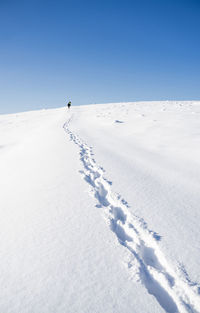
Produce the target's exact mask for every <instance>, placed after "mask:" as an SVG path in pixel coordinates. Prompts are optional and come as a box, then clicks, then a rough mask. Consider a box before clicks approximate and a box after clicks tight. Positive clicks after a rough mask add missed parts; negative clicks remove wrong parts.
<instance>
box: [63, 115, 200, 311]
mask: <svg viewBox="0 0 200 313" xmlns="http://www.w3.org/2000/svg"><path fill="white" fill-rule="evenodd" d="M71 119H72V118H70V119H69V120H68V121H67V122H66V123H65V124H64V126H63V128H64V130H65V132H66V133H67V134H68V135H69V137H70V139H71V140H72V141H73V142H74V143H75V144H76V145H77V146H78V147H79V149H80V160H81V162H82V164H83V171H81V175H82V177H83V178H84V180H85V181H86V182H87V183H88V184H89V185H90V186H91V193H92V195H93V196H94V197H95V198H96V199H97V202H98V204H97V207H99V208H103V209H104V216H105V218H106V221H107V223H108V225H109V227H110V229H111V231H112V232H113V233H114V234H115V236H116V238H117V239H118V242H119V243H120V244H121V245H122V246H123V247H125V248H126V249H127V251H128V252H129V254H130V259H129V261H128V262H127V267H128V269H129V270H130V273H131V276H132V278H137V280H138V281H140V282H141V283H142V284H143V285H144V287H145V288H146V290H147V292H148V293H149V294H151V295H153V296H154V297H155V298H156V300H157V301H158V303H159V304H160V305H161V307H162V308H163V309H164V311H165V312H169V313H175V312H181V313H182V312H183V313H184V312H194V313H196V312H200V296H199V293H200V292H199V288H198V286H197V284H195V283H192V282H191V281H190V280H189V279H188V277H187V275H183V274H181V273H180V271H178V270H174V269H173V267H172V266H171V265H170V264H169V262H168V261H167V260H166V258H165V256H164V255H163V253H162V251H161V250H160V247H159V245H158V242H159V240H160V239H161V237H160V236H159V235H158V234H157V233H156V232H153V231H152V230H150V229H148V226H147V224H146V223H145V221H144V220H143V219H141V218H139V217H137V216H136V215H133V214H131V213H130V211H129V205H128V203H127V202H126V201H125V200H124V199H123V198H122V197H121V196H120V195H119V194H116V193H115V192H113V191H112V188H111V185H112V183H111V182H110V181H108V180H107V179H106V178H105V177H104V172H105V171H104V169H103V168H102V167H100V166H98V165H97V164H96V161H95V159H94V158H93V151H92V147H89V146H88V145H87V144H86V143H84V141H83V140H81V139H80V138H79V136H77V135H76V134H74V133H73V132H72V131H71V130H70V129H69V123H70V121H71Z"/></svg>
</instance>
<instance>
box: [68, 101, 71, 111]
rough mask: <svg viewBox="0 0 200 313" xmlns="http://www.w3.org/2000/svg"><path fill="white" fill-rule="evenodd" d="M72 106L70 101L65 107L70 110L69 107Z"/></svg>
mask: <svg viewBox="0 0 200 313" xmlns="http://www.w3.org/2000/svg"><path fill="white" fill-rule="evenodd" d="M71 105H72V103H71V101H69V102H68V104H67V106H68V109H70V106H71Z"/></svg>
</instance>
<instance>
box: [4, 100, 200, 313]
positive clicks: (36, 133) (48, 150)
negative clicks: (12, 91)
mask: <svg viewBox="0 0 200 313" xmlns="http://www.w3.org/2000/svg"><path fill="white" fill-rule="evenodd" d="M199 142H200V102H195V101H187V102H186V101H185V102H183V101H182V102H179V101H176V102H172V101H164V102H135V103H116V104H101V105H90V106H80V107H72V108H71V109H70V110H69V111H67V109H66V108H61V109H54V110H42V111H34V112H26V113H20V114H12V115H1V116H0V161H1V162H0V173H1V175H0V190H1V194H0V259H1V266H0V274H1V275H0V294H1V298H0V312H3V313H10V312H12V313H19V312H20V313H29V312H31V313H36V312H37V313H38V312H42V313H47V312H48V313H49V312H53V313H55V312H56V313H57V312H59V313H60V312H63V313H64V312H65V313H66V312H70V313H75V312H77V313H90V312H95V313H101V312H107V313H111V312H119V313H130V312H134V313H143V312H144V313H146V312H152V313H156V312H170V313H175V312H200V284H199V283H200V271H199V264H200V263H199V255H200V248H199V247H200V227H199V224H200V210H199V208H200V193H199V190H200V145H199Z"/></svg>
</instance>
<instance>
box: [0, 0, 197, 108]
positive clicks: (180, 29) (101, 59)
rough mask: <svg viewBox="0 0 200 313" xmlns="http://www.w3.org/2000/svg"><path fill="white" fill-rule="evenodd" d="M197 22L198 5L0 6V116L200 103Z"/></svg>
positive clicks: (159, 1)
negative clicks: (93, 106) (141, 103)
mask: <svg viewBox="0 0 200 313" xmlns="http://www.w3.org/2000/svg"><path fill="white" fill-rule="evenodd" d="M199 17H200V1H199V0H168V1H166V0H132V1H126V0H124V1H118V0H115V1H109V0H107V1H104V0H101V1H100V0H99V1H95V0H93V1H87V0H85V1H76V0H74V1H64V0H57V1H51V0H49V1H45V0H43V1H42V0H40V1H38V0H29V1H26V0H24V1H22V0H18V1H17V0H16V1H14V0H13V1H12V0H0V29H1V32H0V113H10V112H19V111H24V110H33V109H39V108H51V107H59V106H63V105H65V104H66V101H67V100H68V99H70V100H71V101H72V105H81V104H89V103H103V102H104V103H105V102H121V101H137V100H165V99H179V100H184V99H185V100H188V99H191V100H193V99H194V100H196V99H199V100H200V18H199Z"/></svg>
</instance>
